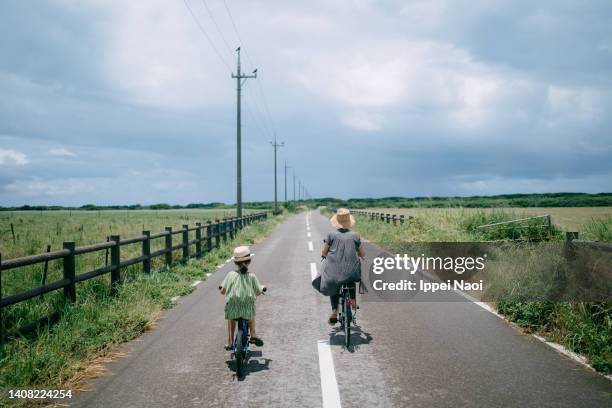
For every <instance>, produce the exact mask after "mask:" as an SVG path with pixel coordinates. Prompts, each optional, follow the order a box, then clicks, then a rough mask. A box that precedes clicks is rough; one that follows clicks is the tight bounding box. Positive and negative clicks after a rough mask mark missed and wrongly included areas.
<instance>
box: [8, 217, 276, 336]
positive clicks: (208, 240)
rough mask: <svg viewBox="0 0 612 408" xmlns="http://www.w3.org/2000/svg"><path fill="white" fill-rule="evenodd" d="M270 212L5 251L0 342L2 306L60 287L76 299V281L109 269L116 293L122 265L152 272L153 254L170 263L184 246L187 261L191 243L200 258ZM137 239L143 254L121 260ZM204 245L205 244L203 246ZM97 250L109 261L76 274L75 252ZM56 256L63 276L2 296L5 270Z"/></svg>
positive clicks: (29, 328) (28, 328)
mask: <svg viewBox="0 0 612 408" xmlns="http://www.w3.org/2000/svg"><path fill="white" fill-rule="evenodd" d="M267 216H268V214H267V213H266V212H259V213H254V214H248V215H245V216H243V217H240V218H239V217H228V218H225V219H223V220H216V221H215V222H210V221H209V222H208V223H206V224H202V223H199V222H198V223H196V225H195V227H190V226H189V225H183V227H182V228H181V229H178V230H172V227H166V229H165V231H163V232H158V233H153V234H152V233H151V231H143V232H142V235H140V236H138V237H133V238H127V239H121V237H120V236H119V235H112V236H111V237H110V240H109V241H108V242H102V243H99V244H93V245H86V246H81V247H75V244H74V242H72V241H70V242H64V244H63V249H61V250H59V251H52V252H45V253H42V254H38V255H31V256H26V257H22V258H15V259H9V260H6V261H2V255H1V254H0V342H2V340H3V338H4V328H3V320H2V309H3V308H5V307H8V306H11V305H14V304H16V303H19V302H23V301H25V300H28V299H32V298H35V297H37V296H41V295H43V294H45V293H48V292H52V291H55V290H59V289H63V290H64V296H65V297H66V298H67V299H68V300H70V301H75V300H76V284H77V283H78V282H82V281H85V280H88V279H92V278H95V277H97V276H100V275H104V274H107V273H110V277H111V293H113V294H114V293H115V292H116V289H117V285H118V284H120V283H121V270H122V269H123V268H126V267H128V266H131V265H136V264H139V263H141V264H142V270H143V272H144V273H150V272H151V261H152V259H153V258H155V257H158V256H162V255H163V256H164V257H165V265H166V266H170V265H172V253H173V252H174V251H178V250H181V251H182V260H183V261H186V260H187V259H188V258H189V257H190V255H191V254H190V248H191V247H192V246H195V254H194V255H195V257H198V258H199V257H200V256H202V254H203V253H204V252H208V251H211V250H212V249H213V246H214V247H217V248H218V247H219V246H220V245H221V241H223V242H225V241H227V239H228V237H229V238H230V239H233V238H234V237H235V235H236V232H237V231H238V230H240V229H242V228H243V227H244V226H247V225H249V224H251V223H253V222H255V221H259V220H263V219H266V218H267ZM192 231H194V232H195V239H192V240H190V239H189V233H190V232H192ZM203 232H204V233H203ZM174 235H180V236H181V241H180V243H178V244H174V243H173V239H172V238H173V236H174ZM160 238H164V241H165V242H164V243H165V245H164V248H162V249H160V250H158V251H154V252H151V241H152V240H154V239H160ZM138 242H141V243H142V255H140V256H138V257H136V258H131V259H127V260H124V261H122V260H121V247H122V246H124V245H130V244H135V243H138ZM203 245H204V248H203V247H202V246H203ZM98 251H105V252H106V251H110V264H107V265H105V266H104V267H101V268H98V269H94V270H92V271H88V272H84V273H79V274H77V271H76V262H75V259H76V256H78V255H82V254H88V253H92V252H98ZM57 259H62V260H63V278H62V279H60V280H57V281H54V282H50V283H46V282H45V283H42V284H41V285H40V286H38V287H35V288H32V289H28V290H26V291H23V292H20V293H16V294H13V295H10V296H6V297H2V271H6V270H10V269H15V268H19V267H23V266H28V265H34V264H39V263H44V268H45V270H46V267H47V264H48V262H49V261H52V260H57ZM49 320H54V319H53V318H52V316H47V317H44V318H42V319H40V320H39V321H37V322H33V323H30V324H28V325H26V326H23V327H22V328H19V329H17V330H15V332H16V333H17V332H21V333H24V332H28V331H32V330H33V329H35V328H36V327H38V325H39V324H41V323H43V322H45V321H49Z"/></svg>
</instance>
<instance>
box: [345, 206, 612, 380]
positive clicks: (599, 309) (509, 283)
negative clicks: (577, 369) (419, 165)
mask: <svg viewBox="0 0 612 408" xmlns="http://www.w3.org/2000/svg"><path fill="white" fill-rule="evenodd" d="M516 218H521V217H520V216H517V215H516V214H514V213H513V212H511V211H509V212H508V211H488V212H481V211H478V212H476V213H474V212H473V211H469V212H467V211H462V210H461V209H459V210H457V209H453V211H450V210H449V211H445V210H442V209H441V210H439V211H436V212H421V213H417V215H415V216H414V218H412V219H410V220H409V221H407V222H406V223H405V224H404V225H397V226H394V225H393V224H387V223H385V222H381V221H379V220H370V219H369V218H368V217H366V216H358V217H357V223H356V225H355V230H356V231H357V232H358V233H360V234H361V235H362V236H363V237H365V238H367V239H369V240H370V241H373V242H376V243H378V244H380V245H382V246H383V247H386V248H388V249H390V250H392V248H397V246H396V245H394V244H397V243H402V242H407V243H410V242H470V241H483V240H484V241H489V240H508V241H512V240H516V239H518V240H523V241H540V240H542V239H546V240H550V241H552V242H550V243H548V245H551V246H553V247H559V243H555V241H559V240H561V238H562V233H561V230H560V229H559V228H558V227H557V226H555V225H553V226H552V229H551V233H550V234H545V235H543V234H542V230H544V228H541V225H542V220H538V219H536V220H533V221H529V222H527V223H526V224H522V225H521V226H520V228H519V227H513V228H508V229H500V230H496V229H491V230H485V231H483V230H479V229H477V228H476V227H477V226H479V225H484V224H491V223H495V222H503V221H509V220H511V219H516ZM544 221H545V220H544ZM530 223H532V224H530ZM611 231H612V217H608V218H606V219H603V220H602V219H593V220H592V221H591V222H590V223H588V224H587V225H585V228H584V231H583V237H584V239H588V240H596V241H606V242H612V236H611ZM525 253H528V254H529V256H530V258H527V259H523V260H522V262H515V263H507V262H506V263H504V265H505V267H508V265H511V266H512V268H513V269H512V268H510V269H504V270H500V271H497V272H498V273H497V274H496V277H495V279H494V280H493V281H492V283H491V284H490V285H489V287H488V290H489V291H490V293H489V294H490V296H491V297H494V298H495V299H498V300H499V301H498V302H496V307H497V309H498V311H499V312H500V313H502V314H504V315H506V316H507V317H508V319H509V320H512V321H514V322H516V323H517V324H518V325H520V326H521V327H524V328H525V329H526V330H528V331H534V332H538V333H541V334H543V335H545V336H547V337H548V338H550V339H551V340H554V341H557V342H559V343H561V344H563V345H565V346H566V347H568V348H569V349H570V350H573V351H575V352H577V353H581V354H583V355H584V356H586V357H587V359H588V361H589V363H590V364H591V365H592V366H593V367H594V368H595V369H596V370H599V371H601V372H603V373H606V374H610V373H612V303H611V302H600V303H596V302H550V301H525V300H524V299H529V298H531V299H533V298H534V297H533V293H538V294H542V295H543V296H542V297H543V298H547V296H548V295H547V294H550V293H553V292H554V291H555V290H556V287H555V285H556V284H557V283H558V281H557V280H556V279H553V278H555V274H558V273H562V271H566V272H567V270H568V268H567V267H566V265H565V260H564V258H563V257H562V256H560V255H559V253H558V251H544V252H542V250H539V251H538V250H536V251H532V252H525ZM506 255H507V257H510V258H512V254H510V253H509V254H506ZM550 265H555V268H554V270H552V271H551V270H550ZM511 269H512V270H511ZM569 269H570V272H568V273H566V275H565V276H566V277H568V278H569V279H572V278H573V277H572V275H571V268H569ZM551 272H552V273H551ZM563 273H565V272H563ZM516 285H518V287H517V286H516ZM570 286H571V285H570ZM530 293H531V297H530V296H529V294H530Z"/></svg>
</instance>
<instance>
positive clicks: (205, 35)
mask: <svg viewBox="0 0 612 408" xmlns="http://www.w3.org/2000/svg"><path fill="white" fill-rule="evenodd" d="M183 3H185V7H187V10H189V13H190V14H191V17H193V20H194V21H195V22H196V24H197V25H198V28H199V29H200V31H201V32H202V34H204V37H206V40H207V41H208V43H209V44H210V46H211V47H212V49H213V50H214V51H215V54H217V56H218V57H219V59H220V60H221V62H222V63H223V65H225V68H227V70H228V71H231V68H230V66H229V64H228V63H227V62H225V59H223V57H222V56H221V53H220V52H219V50H218V49H217V47H215V44H214V43H213V41H212V39H211V38H210V36H209V35H208V33H207V32H206V30H205V29H204V27H203V26H202V24H201V23H200V20H198V18H197V17H196V15H195V14H194V12H193V10H192V9H191V7H189V3H187V0H183Z"/></svg>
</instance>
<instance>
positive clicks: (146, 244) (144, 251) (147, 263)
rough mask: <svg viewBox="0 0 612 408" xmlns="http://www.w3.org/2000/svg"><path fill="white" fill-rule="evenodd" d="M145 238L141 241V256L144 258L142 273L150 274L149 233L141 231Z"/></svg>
mask: <svg viewBox="0 0 612 408" xmlns="http://www.w3.org/2000/svg"><path fill="white" fill-rule="evenodd" d="M142 235H144V236H145V237H146V238H145V240H144V241H142V256H144V257H146V258H145V259H144V260H143V261H142V271H143V272H144V273H151V231H142Z"/></svg>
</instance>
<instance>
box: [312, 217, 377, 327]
mask: <svg viewBox="0 0 612 408" xmlns="http://www.w3.org/2000/svg"><path fill="white" fill-rule="evenodd" d="M330 221H331V223H332V225H333V226H334V227H336V228H337V230H336V231H333V232H330V233H329V234H328V236H327V239H326V240H325V244H324V245H323V249H322V251H321V256H322V257H323V258H326V260H327V261H326V263H325V267H324V268H323V273H322V274H321V279H320V281H319V283H318V285H319V287H318V288H317V287H316V286H315V288H316V289H317V290H319V292H321V293H322V294H324V295H326V296H329V299H330V302H331V308H332V313H331V315H330V316H329V324H331V325H334V324H336V323H337V322H338V298H339V296H338V291H339V289H340V286H341V285H343V284H347V285H348V286H349V290H350V294H351V298H352V299H353V300H354V299H355V282H358V281H360V280H361V262H360V261H359V258H362V259H363V257H364V256H365V251H364V249H363V246H362V245H361V238H359V235H358V234H356V233H355V232H353V231H351V230H350V228H351V227H352V226H353V225H355V218H353V216H352V215H351V213H350V211H349V210H348V209H346V208H339V209H338V210H337V211H336V214H334V216H333V217H331V219H330ZM313 284H315V283H314V282H313Z"/></svg>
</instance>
